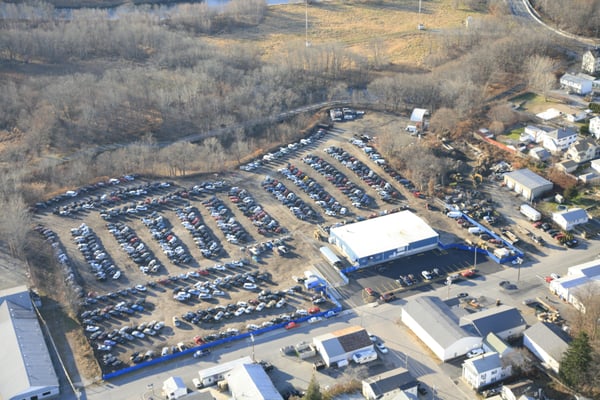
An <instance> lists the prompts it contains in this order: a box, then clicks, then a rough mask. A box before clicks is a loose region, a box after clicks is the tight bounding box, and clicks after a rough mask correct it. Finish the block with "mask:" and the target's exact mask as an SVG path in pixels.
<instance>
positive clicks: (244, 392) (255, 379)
mask: <svg viewBox="0 0 600 400" xmlns="http://www.w3.org/2000/svg"><path fill="white" fill-rule="evenodd" d="M226 378H227V383H228V384H229V388H230V390H231V393H232V394H233V395H234V396H233V398H237V399H241V398H248V399H254V400H261V399H262V400H283V397H281V394H280V393H279V392H278V391H277V389H276V388H275V386H274V385H273V382H272V381H271V378H269V376H268V375H267V373H266V372H265V370H264V369H263V367H262V366H261V365H259V364H242V365H238V366H237V367H235V368H233V369H232V370H231V371H230V372H229V373H228V374H227V377H226Z"/></svg>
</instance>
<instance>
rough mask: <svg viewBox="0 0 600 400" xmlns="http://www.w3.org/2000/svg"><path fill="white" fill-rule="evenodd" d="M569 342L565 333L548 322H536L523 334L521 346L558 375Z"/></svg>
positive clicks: (569, 339)
mask: <svg viewBox="0 0 600 400" xmlns="http://www.w3.org/2000/svg"><path fill="white" fill-rule="evenodd" d="M570 342H571V338H570V337H569V335H568V334H567V333H566V332H565V331H563V330H562V329H560V328H559V327H558V326H557V325H554V324H551V323H549V322H543V321H542V322H538V323H537V324H535V325H533V326H532V327H531V328H529V329H527V330H526V331H525V333H524V334H523V346H525V347H527V348H528V349H529V351H531V352H532V353H533V354H534V355H535V356H536V357H537V358H538V359H539V360H540V361H541V362H542V365H544V366H545V367H546V368H548V369H551V370H553V371H554V372H555V373H558V370H559V368H560V361H561V360H562V358H563V355H564V354H565V351H567V348H568V347H569V343H570Z"/></svg>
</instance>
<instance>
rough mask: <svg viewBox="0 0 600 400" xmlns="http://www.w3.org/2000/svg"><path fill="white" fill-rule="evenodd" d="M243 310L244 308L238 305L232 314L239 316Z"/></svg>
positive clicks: (244, 310)
mask: <svg viewBox="0 0 600 400" xmlns="http://www.w3.org/2000/svg"><path fill="white" fill-rule="evenodd" d="M245 312H246V309H245V308H244V307H240V308H238V309H237V310H235V312H234V313H233V315H235V316H236V317H239V316H240V315H242V314H244V313H245Z"/></svg>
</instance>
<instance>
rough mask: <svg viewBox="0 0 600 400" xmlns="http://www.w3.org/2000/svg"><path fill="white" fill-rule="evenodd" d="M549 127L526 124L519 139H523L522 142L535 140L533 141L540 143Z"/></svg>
mask: <svg viewBox="0 0 600 400" xmlns="http://www.w3.org/2000/svg"><path fill="white" fill-rule="evenodd" d="M549 131H550V129H548V128H546V129H544V128H542V127H539V126H535V125H527V126H526V127H525V130H524V131H523V133H522V134H521V137H520V139H519V140H521V141H523V142H526V141H528V142H535V143H541V142H542V141H543V140H544V136H546V133H547V132H549Z"/></svg>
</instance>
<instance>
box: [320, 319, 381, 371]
mask: <svg viewBox="0 0 600 400" xmlns="http://www.w3.org/2000/svg"><path fill="white" fill-rule="evenodd" d="M313 344H314V346H315V348H316V349H317V351H318V352H319V354H320V355H321V357H322V358H323V361H324V362H325V364H327V366H328V367H329V366H332V365H334V364H338V365H339V364H340V363H341V364H342V365H343V364H345V363H347V362H348V360H350V359H351V358H352V355H353V354H354V353H360V352H368V351H374V347H373V342H371V339H370V338H369V334H368V333H367V331H366V330H365V329H364V328H362V327H360V326H350V327H348V328H344V329H340V330H337V331H335V332H331V333H326V334H324V335H321V336H316V337H314V338H313Z"/></svg>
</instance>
